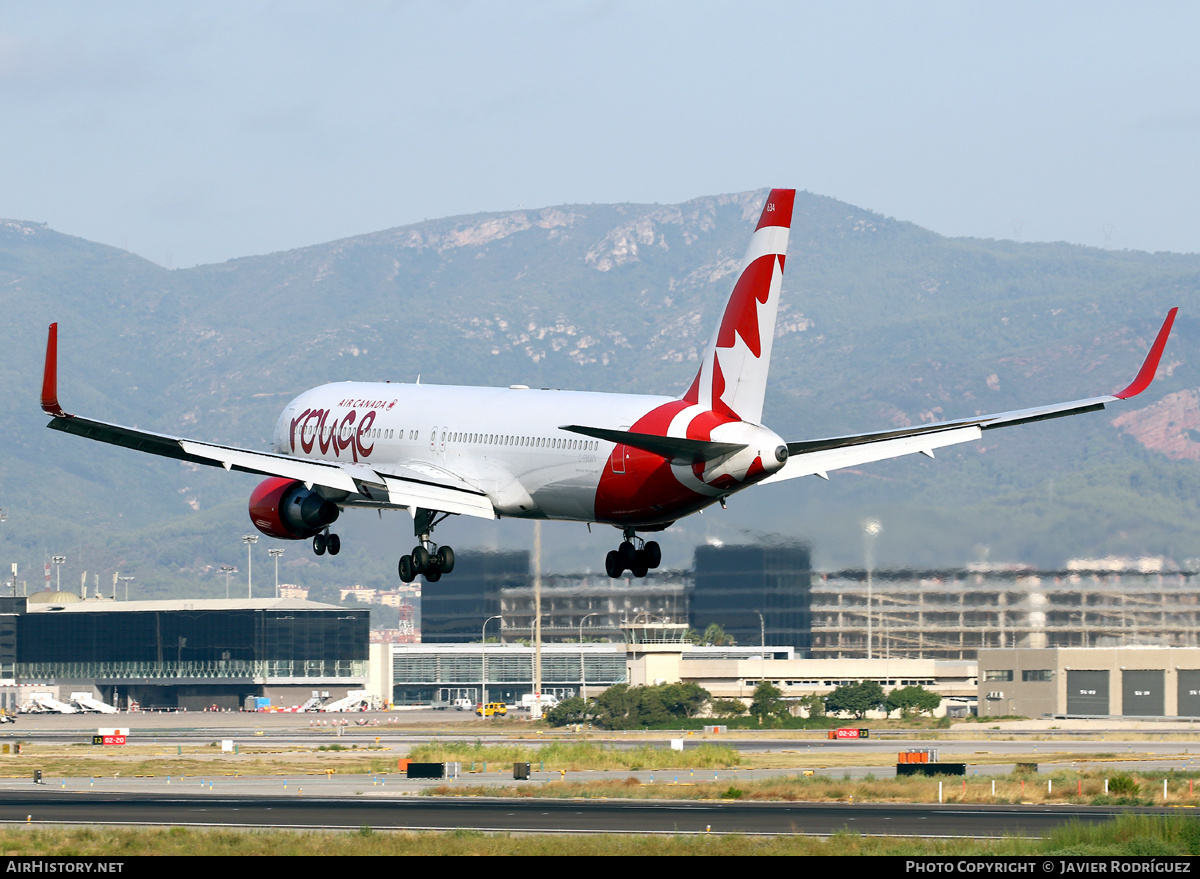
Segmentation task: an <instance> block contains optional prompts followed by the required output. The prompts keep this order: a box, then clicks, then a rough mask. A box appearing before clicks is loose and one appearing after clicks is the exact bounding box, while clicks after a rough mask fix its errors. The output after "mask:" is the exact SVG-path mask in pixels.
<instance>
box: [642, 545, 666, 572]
mask: <svg viewBox="0 0 1200 879" xmlns="http://www.w3.org/2000/svg"><path fill="white" fill-rule="evenodd" d="M643 552H645V553H646V567H648V568H650V569H651V570H653V569H654V568H657V567H658V566H659V565H661V564H662V547H660V546H659V545H658V541H657V540H651V541H650V542H649V543H647V544H646V546H645V548H644V549H643Z"/></svg>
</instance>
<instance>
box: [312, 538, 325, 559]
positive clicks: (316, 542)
mask: <svg viewBox="0 0 1200 879" xmlns="http://www.w3.org/2000/svg"><path fill="white" fill-rule="evenodd" d="M325 546H326V543H325V535H324V534H314V535H313V552H315V553H316V554H317V555H325Z"/></svg>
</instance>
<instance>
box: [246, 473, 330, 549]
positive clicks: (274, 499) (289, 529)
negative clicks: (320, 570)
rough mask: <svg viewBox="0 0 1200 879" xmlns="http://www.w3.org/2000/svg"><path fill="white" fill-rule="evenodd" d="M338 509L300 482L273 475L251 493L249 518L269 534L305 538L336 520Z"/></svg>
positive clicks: (283, 538) (286, 538) (284, 537)
mask: <svg viewBox="0 0 1200 879" xmlns="http://www.w3.org/2000/svg"><path fill="white" fill-rule="evenodd" d="M340 512H341V510H339V509H338V505H337V504H335V503H334V502H333V501H330V500H326V499H325V498H323V497H322V496H321V495H320V494H318V493H317V492H315V491H313V490H312V489H311V488H305V487H304V483H303V482H299V481H297V480H295V479H285V478H284V477H282V476H272V477H271V478H270V479H264V480H263V481H262V482H260V483H259V484H258V487H257V488H255V489H254V491H252V492H251V493H250V521H251V522H253V523H254V527H255V528H257V529H258V530H259V531H261V532H262V533H263V534H266V535H268V536H269V537H278V538H280V539H281V540H304V539H306V538H309V537H312V536H313V535H314V534H317V533H318V532H320V531H323V530H325V529H326V528H327V527H329V526H330V525H332V524H333V523H334V522H336V521H337V517H338V514H339V513H340Z"/></svg>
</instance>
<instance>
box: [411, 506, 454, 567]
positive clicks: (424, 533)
mask: <svg viewBox="0 0 1200 879" xmlns="http://www.w3.org/2000/svg"><path fill="white" fill-rule="evenodd" d="M437 515H438V514H437V512H436V511H435V510H420V509H419V510H417V511H416V513H415V515H414V516H413V533H414V534H415V535H416V537H417V540H418V541H420V542H419V544H418V545H417V546H415V547H413V551H412V552H411V553H410V554H409V555H406V556H403V557H402V558H401V559H400V564H399V565H398V566H397V568H398V572H399V574H400V579H401V580H403V581H404V582H405V583H411V582H412V581H413V580H415V579H416V578H417V575H418V574H421V575H423V576H424V577H425V582H427V583H436V582H437V581H438V580H440V579H442V574H449V573H450V572H451V571H453V570H454V550H452V549H451V548H450V547H448V546H438V545H437V544H436V543H434V542H433V541H432V540H431V539H430V535H432V534H433V529H434V526H436V525H437V524H438V523H439V522H441V521H442V520H443V519H445V518H446V517H447V516H449V515H450V514H449V513H442V518H441V519H438V518H436V517H437Z"/></svg>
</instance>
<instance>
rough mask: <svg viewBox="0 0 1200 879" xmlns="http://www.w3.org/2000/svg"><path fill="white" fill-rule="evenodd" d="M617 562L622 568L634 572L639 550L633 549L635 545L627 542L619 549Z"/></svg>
mask: <svg viewBox="0 0 1200 879" xmlns="http://www.w3.org/2000/svg"><path fill="white" fill-rule="evenodd" d="M617 561H619V562H620V563H621V567H622V568H625V569H630V570H632V568H633V566H634V563H636V562H637V550H636V549H634V548H633V544H632V543H630V542H629V541H628V540H626V541H625V542H624V543H622V544H621V545H620V546H619V547H618V548H617Z"/></svg>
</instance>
